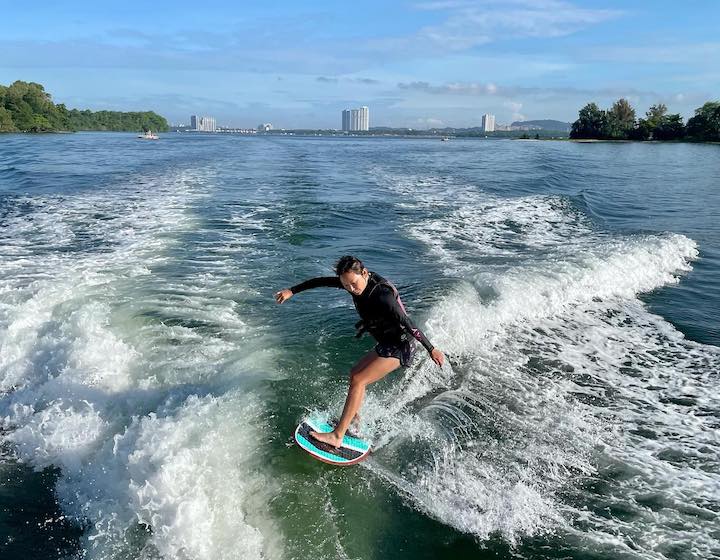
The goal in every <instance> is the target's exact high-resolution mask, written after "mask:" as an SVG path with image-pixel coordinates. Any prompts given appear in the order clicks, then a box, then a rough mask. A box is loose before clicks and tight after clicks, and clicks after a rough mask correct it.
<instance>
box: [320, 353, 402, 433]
mask: <svg viewBox="0 0 720 560" xmlns="http://www.w3.org/2000/svg"><path fill="white" fill-rule="evenodd" d="M365 358H368V356H365V357H364V358H363V359H362V360H361V361H360V362H359V363H358V365H360V363H362V362H363V361H364V360H365ZM398 367H400V360H398V359H397V358H383V357H381V356H378V355H377V354H374V355H373V356H372V357H371V358H368V362H367V364H365V365H364V367H363V368H362V369H358V370H356V371H355V372H354V373H353V374H352V375H351V377H350V390H349V391H348V396H347V399H346V400H345V408H343V412H342V416H340V421H339V422H338V425H337V426H335V429H334V430H333V431H332V432H330V433H327V434H321V433H319V432H310V435H311V436H312V437H314V438H315V439H317V440H319V441H322V442H325V443H327V444H330V445H332V446H333V447H340V443H342V439H343V436H344V435H345V432H346V431H347V429H348V426H349V425H350V421H351V420H352V419H353V418H354V417H355V415H356V414H357V412H358V411H359V410H360V407H361V406H362V402H363V399H364V398H365V388H366V387H367V386H368V385H369V384H370V383H374V382H375V381H379V380H380V379H382V378H383V377H385V376H386V375H387V374H388V373H390V372H391V371H394V370H396V369H397V368H398ZM353 369H354V368H353Z"/></svg>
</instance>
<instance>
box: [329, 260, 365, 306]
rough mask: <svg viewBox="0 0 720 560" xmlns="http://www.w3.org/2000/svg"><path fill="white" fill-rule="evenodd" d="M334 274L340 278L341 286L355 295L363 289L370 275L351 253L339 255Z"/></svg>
mask: <svg viewBox="0 0 720 560" xmlns="http://www.w3.org/2000/svg"><path fill="white" fill-rule="evenodd" d="M335 274H337V275H338V277H339V278H340V282H341V283H342V285H343V288H345V289H346V290H347V291H348V292H350V293H351V294H353V295H355V296H359V295H360V294H362V293H363V291H365V288H366V287H367V282H368V276H369V275H370V273H369V272H368V270H367V268H365V266H364V265H363V263H362V261H361V260H360V259H358V258H356V257H353V256H351V255H345V256H344V257H340V260H338V262H337V263H336V264H335Z"/></svg>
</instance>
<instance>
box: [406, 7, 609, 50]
mask: <svg viewBox="0 0 720 560" xmlns="http://www.w3.org/2000/svg"><path fill="white" fill-rule="evenodd" d="M415 7H416V8H417V9H419V10H427V11H446V12H448V16H447V18H446V19H445V20H444V21H443V22H441V23H440V24H438V25H431V26H427V27H424V28H422V29H420V30H419V31H418V32H417V33H416V34H415V35H414V36H412V37H408V38H406V39H405V40H404V41H402V40H397V41H396V43H397V46H403V43H404V46H405V47H411V46H413V44H414V43H417V44H416V45H415V46H419V45H424V46H425V47H426V48H427V47H428V46H432V47H436V48H442V49H444V50H446V51H448V50H450V51H461V50H466V49H470V48H472V47H477V46H480V45H484V44H487V43H490V42H493V41H496V40H499V39H507V38H518V37H560V36H563V35H569V34H571V33H574V32H576V31H579V30H580V29H583V28H585V27H588V26H591V25H595V24H598V23H602V22H604V21H608V20H611V19H614V18H617V17H619V16H620V15H622V12H621V11H618V10H593V9H586V8H581V7H578V6H576V5H574V4H573V3H571V2H565V1H560V0H503V1H499V0H479V1H475V2H469V1H460V0H458V1H439V2H425V3H420V4H417V5H416V6H415Z"/></svg>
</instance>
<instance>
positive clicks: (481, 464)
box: [0, 134, 720, 559]
mask: <svg viewBox="0 0 720 560" xmlns="http://www.w3.org/2000/svg"><path fill="white" fill-rule="evenodd" d="M719 184H720V146H716V145H691V144H668V145H663V144H614V143H596V144H575V143H570V142H550V141H541V142H533V141H527V142H524V141H509V140H508V141H490V140H467V141H461V140H453V141H451V142H439V141H433V140H403V139H373V138H369V139H335V138H332V139H331V138H299V137H297V138H295V137H258V138H246V137H238V136H219V135H217V136H215V135H207V136H204V135H184V134H175V135H173V134H167V135H165V136H164V137H163V138H161V140H160V141H158V142H143V141H141V140H138V139H137V138H136V137H135V135H128V134H75V135H46V136H23V135H4V136H0V382H1V383H2V386H1V387H0V389H1V390H2V397H0V418H2V422H3V425H2V429H3V432H2V438H3V459H2V460H3V462H2V464H1V465H0V469H2V472H3V475H4V476H3V480H4V481H5V482H4V483H3V485H2V492H0V527H1V528H2V534H3V535H5V537H3V541H2V542H0V550H1V551H2V556H3V557H8V558H21V557H22V558H66V557H74V556H78V555H80V556H82V557H86V558H120V557H132V558H136V557H142V558H156V557H162V558H213V559H214V558H238V557H243V558H261V557H263V558H308V557H318V558H387V557H393V558H458V557H460V558H485V557H487V558H568V557H569V558H688V559H691V558H693V559H694V558H709V557H712V556H713V555H718V554H720V532H719V531H718V513H719V512H720V490H719V489H720V468H718V464H719V463H718V456H719V454H720V441H718V438H717V435H716V434H717V429H718V427H720V420H719V419H720V399H718V397H717V391H716V390H715V387H716V385H717V382H718V373H717V372H718V371H719V368H718V366H719V365H720V352H719V351H718V348H717V346H718V343H719V342H720V330H719V329H718V320H717V319H718V316H720V313H719V312H720V289H719V283H718V274H717V272H718V270H719V269H720V260H719V259H720V241H719V240H720V225H718V223H719V220H717V214H718V209H720V192H719V191H718V188H717V186H718V185H719ZM346 253H350V254H356V255H358V256H360V257H361V258H363V260H364V261H365V262H366V264H367V265H368V266H369V267H370V268H371V269H372V270H376V271H378V272H380V273H381V274H383V275H385V276H387V277H388V278H390V279H391V280H393V281H394V282H395V283H396V285H398V287H399V288H400V291H401V293H402V294H403V296H404V300H405V301H406V303H407V304H408V306H409V308H410V311H411V313H412V315H413V316H414V317H415V319H416V320H417V322H419V323H420V324H421V325H422V327H423V329H424V330H425V332H426V334H427V335H428V336H429V338H430V339H431V340H432V341H433V343H434V344H435V345H436V346H438V347H439V348H441V349H442V350H443V351H445V352H446V354H447V355H448V357H449V363H448V365H447V366H446V367H445V368H443V369H442V370H441V369H439V368H437V367H436V366H434V365H433V364H432V363H431V362H430V361H429V359H428V358H427V357H426V356H421V357H420V359H418V360H416V362H415V363H414V364H413V365H412V366H411V367H410V368H408V369H407V370H404V371H400V372H396V373H394V374H392V375H391V376H389V377H388V378H386V379H384V380H383V381H381V382H379V383H377V384H375V385H373V386H372V387H371V388H370V390H369V393H368V397H367V400H366V403H365V406H364V409H363V419H364V427H363V429H364V431H365V433H366V434H367V435H368V437H370V438H371V439H373V441H374V445H375V451H374V453H373V456H372V458H371V459H370V460H368V461H367V462H365V463H363V465H361V466H359V467H356V468H352V469H349V470H338V469H333V468H331V467H328V466H326V465H323V464H320V463H317V462H314V461H313V460H312V459H310V458H309V457H307V456H306V455H304V454H302V453H301V452H300V451H299V450H298V449H297V448H296V447H294V446H293V445H291V442H290V435H291V433H292V430H293V429H294V426H295V424H296V423H297V421H298V420H299V419H300V418H301V417H302V416H303V415H304V414H306V413H307V412H308V411H311V410H319V411H327V412H328V413H329V414H332V413H336V412H337V411H338V410H339V409H340V408H341V406H342V402H343V401H344V395H345V391H346V384H347V373H345V372H347V371H349V368H350V367H351V365H352V364H353V363H354V361H355V360H357V359H358V358H359V357H360V356H361V355H362V354H363V353H364V352H365V351H367V350H369V349H370V348H371V347H372V341H370V340H368V339H363V340H361V341H359V342H358V341H356V340H355V339H354V337H353V334H354V331H353V329H352V325H353V323H354V322H355V316H354V311H353V309H352V306H351V303H350V301H349V297H347V296H346V295H343V293H342V292H339V291H335V290H331V291H328V290H316V291H313V292H307V293H303V294H302V295H299V296H296V297H295V298H293V299H292V300H291V301H289V302H287V303H286V304H285V305H283V306H277V305H275V304H274V302H273V298H272V294H273V292H274V291H276V290H278V289H280V288H283V287H287V286H290V285H292V284H295V283H297V282H299V281H300V280H303V279H305V278H308V277H311V276H315V275H327V274H330V273H331V270H332V265H333V263H334V262H335V260H336V259H337V258H338V257H339V256H340V255H342V254H346Z"/></svg>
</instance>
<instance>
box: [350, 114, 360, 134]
mask: <svg viewBox="0 0 720 560" xmlns="http://www.w3.org/2000/svg"><path fill="white" fill-rule="evenodd" d="M350 130H360V109H350Z"/></svg>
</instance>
